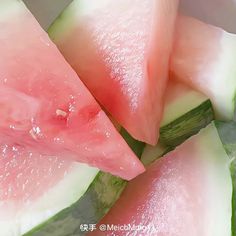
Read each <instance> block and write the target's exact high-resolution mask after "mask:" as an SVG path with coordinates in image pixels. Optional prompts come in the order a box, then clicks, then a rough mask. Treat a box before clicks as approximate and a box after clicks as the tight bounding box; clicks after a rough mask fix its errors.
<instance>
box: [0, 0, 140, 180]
mask: <svg viewBox="0 0 236 236" xmlns="http://www.w3.org/2000/svg"><path fill="white" fill-rule="evenodd" d="M15 19H17V20H15ZM0 24H1V28H0V42H1V44H0V51H1V57H0V91H1V93H2V94H4V96H1V98H0V104H1V107H0V112H1V115H2V117H3V119H1V120H0V131H1V134H0V136H1V139H2V138H4V139H5V140H6V141H7V142H10V143H11V142H12V141H14V142H16V143H19V144H21V145H23V146H27V147H29V148H31V147H32V148H33V149H34V150H38V152H39V153H41V154H42V155H46V156H48V155H49V156H50V155H52V156H55V155H56V156H57V157H63V158H64V157H66V158H69V159H71V160H76V161H80V162H84V163H88V164H89V165H91V166H95V167H98V168H100V169H102V170H104V171H107V172H111V173H112V174H114V175H118V176H120V177H122V178H125V179H132V178H133V177H135V176H136V175H138V174H140V173H141V172H143V171H144V167H143V165H142V164H141V162H140V161H139V160H138V159H137V158H136V156H135V155H134V154H133V152H132V151H131V150H130V149H129V148H128V145H127V144H126V143H125V141H124V140H123V139H122V138H121V136H120V134H119V133H118V132H117V131H116V130H115V128H114V126H113V125H112V123H111V122H110V120H109V118H108V117H107V116H106V115H105V113H104V112H103V111H102V110H101V108H100V106H99V105H98V103H97V102H96V101H95V99H94V98H93V97H92V96H91V94H90V93H89V92H88V90H87V89H86V87H85V86H84V85H83V84H82V82H81V81H80V80H79V78H78V77H77V75H76V73H75V72H74V71H73V70H72V69H71V68H70V66H69V65H68V64H67V63H66V62H65V60H64V59H63V57H62V56H61V55H60V53H59V51H58V50H57V49H56V46H55V45H54V44H53V43H52V42H51V41H50V40H49V38H48V36H47V34H46V33H45V32H44V31H43V30H42V29H41V28H40V26H39V24H38V23H37V21H36V20H35V19H34V18H33V16H32V15H31V13H30V12H29V11H28V10H27V9H26V8H25V6H24V5H23V4H22V2H21V1H18V0H2V1H1V3H0ZM22 26H24V27H22Z"/></svg>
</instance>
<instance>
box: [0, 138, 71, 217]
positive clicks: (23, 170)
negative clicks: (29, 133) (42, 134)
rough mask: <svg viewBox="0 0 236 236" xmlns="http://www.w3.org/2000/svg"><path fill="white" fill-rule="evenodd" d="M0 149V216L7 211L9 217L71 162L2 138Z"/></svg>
mask: <svg viewBox="0 0 236 236" xmlns="http://www.w3.org/2000/svg"><path fill="white" fill-rule="evenodd" d="M0 153H1V158H0V188H1V191H0V202H1V206H0V209H2V210H1V212H3V214H0V218H1V217H3V216H4V218H6V217H8V214H9V216H11V217H12V216H13V215H14V214H15V213H16V212H17V210H19V209H20V208H23V206H24V205H27V204H30V202H31V201H34V200H35V199H37V198H38V197H40V196H41V195H42V194H44V193H45V192H47V190H48V189H50V188H51V187H53V186H55V185H56V184H57V183H58V181H59V180H61V179H62V178H63V177H64V176H65V174H66V172H67V171H68V170H69V168H70V166H71V163H70V162H68V161H64V160H60V159H59V158H57V157H53V156H51V157H49V156H47V157H45V156H43V155H41V154H39V153H38V152H37V151H35V150H32V149H31V150H30V149H29V148H24V147H22V146H20V145H17V144H14V143H13V144H12V143H7V142H6V141H4V142H3V140H1V145H0ZM4 209H5V210H4ZM6 209H7V212H6Z"/></svg>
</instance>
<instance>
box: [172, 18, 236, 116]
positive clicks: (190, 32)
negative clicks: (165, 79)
mask: <svg viewBox="0 0 236 236" xmlns="http://www.w3.org/2000/svg"><path fill="white" fill-rule="evenodd" d="M176 29H177V30H176V36H175V42H174V49H173V53H172V56H171V63H170V64H171V65H170V70H171V73H172V74H173V75H174V76H175V77H176V78H177V79H179V80H180V81H183V82H185V83H187V84H188V85H190V86H192V87H193V88H195V89H197V90H199V91H201V92H202V93H204V94H205V95H206V96H208V97H209V98H210V99H211V101H212V103H213V106H214V110H215V113H216V117H217V118H218V119H220V120H232V119H234V116H235V114H234V113H235V107H236V98H235V94H236V60H235V55H236V35H235V34H231V33H228V32H226V31H224V30H223V29H221V28H218V27H215V26H212V25H209V24H206V23H204V22H201V21H199V20H197V19H194V18H191V17H187V16H182V15H180V16H179V17H178V20H177V27H176Z"/></svg>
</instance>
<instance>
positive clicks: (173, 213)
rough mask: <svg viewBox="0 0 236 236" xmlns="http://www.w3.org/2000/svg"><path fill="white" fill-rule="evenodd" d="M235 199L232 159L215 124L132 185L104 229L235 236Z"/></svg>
mask: <svg viewBox="0 0 236 236" xmlns="http://www.w3.org/2000/svg"><path fill="white" fill-rule="evenodd" d="M209 147H210V148H209ZM212 196H214V200H213V199H212ZM231 197H232V186H231V178H230V171H229V158H228V156H227V155H226V153H225V151H224V149H223V147H222V144H221V142H220V139H219V137H218V135H217V131H216V129H215V128H214V126H211V125H210V126H208V128H206V129H205V130H203V131H201V132H200V134H199V135H197V136H195V137H193V138H191V139H190V140H188V141H187V142H186V143H184V144H182V145H181V146H179V147H178V148H177V149H176V150H175V151H173V152H171V153H169V154H167V155H166V156H165V157H163V158H162V159H160V160H158V161H156V162H155V163H154V164H152V165H151V166H150V167H149V168H148V169H147V171H146V172H145V173H144V174H143V175H140V176H139V177H137V178H136V179H134V180H133V181H131V182H130V183H129V184H128V187H127V188H126V189H125V191H124V193H123V194H122V196H121V198H120V199H119V200H118V202H117V204H116V205H115V206H114V207H113V208H112V209H111V211H110V212H109V213H108V215H107V216H105V218H104V219H103V220H102V221H101V224H109V225H112V224H113V225H124V224H126V225H128V224H131V225H136V226H137V225H143V226H147V227H146V228H145V229H144V230H143V231H139V233H138V235H156V236H157V235H158V236H173V235H174V236H183V235H194V236H199V235H203V236H208V235H219V236H220V235H231V234H230V232H231V224H230V219H231V213H230V209H231ZM222 216H223V217H222ZM148 227H149V228H148ZM94 235H135V232H131V233H130V234H128V231H107V232H106V233H105V234H103V233H101V234H99V232H95V233H94Z"/></svg>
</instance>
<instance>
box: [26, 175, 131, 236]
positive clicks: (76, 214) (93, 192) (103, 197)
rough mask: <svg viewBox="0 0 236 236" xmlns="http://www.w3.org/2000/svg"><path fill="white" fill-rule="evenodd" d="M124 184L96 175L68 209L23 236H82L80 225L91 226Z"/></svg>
mask: <svg viewBox="0 0 236 236" xmlns="http://www.w3.org/2000/svg"><path fill="white" fill-rule="evenodd" d="M125 185H126V181H125V180H122V179H120V178H118V177H115V176H112V175H111V174H108V173H103V172H99V173H98V174H97V176H96V177H95V179H94V181H93V182H92V184H91V185H90V186H89V188H88V190H87V191H86V193H85V194H84V195H83V196H82V197H81V198H80V199H79V200H78V201H77V202H76V203H74V204H72V205H71V206H70V207H68V208H66V209H63V210H62V211H61V212H60V213H58V214H56V215H55V216H53V217H52V218H51V219H49V220H48V221H46V222H44V223H43V224H41V225H39V226H37V227H35V228H34V229H32V230H31V231H30V232H28V233H26V234H24V235H23V236H67V235H68V236H69V235H84V234H85V233H86V232H82V231H81V230H80V225H81V224H95V223H97V221H98V219H101V218H102V217H103V216H104V215H105V214H106V213H107V212H108V210H109V209H110V208H111V206H112V205H113V204H114V202H115V201H116V200H117V199H118V198H119V196H120V194H121V192H122V190H123V189H124V188H125Z"/></svg>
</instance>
